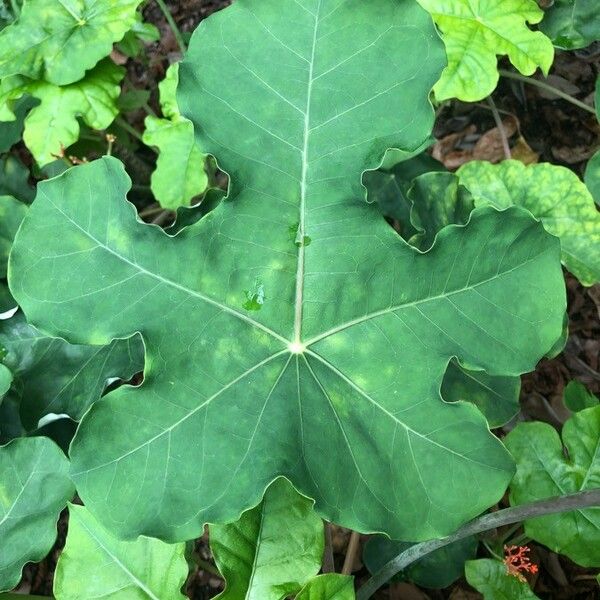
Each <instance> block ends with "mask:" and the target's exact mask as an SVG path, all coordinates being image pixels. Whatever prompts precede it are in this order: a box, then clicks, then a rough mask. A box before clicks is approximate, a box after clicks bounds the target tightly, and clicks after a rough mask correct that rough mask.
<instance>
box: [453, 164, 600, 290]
mask: <svg viewBox="0 0 600 600" xmlns="http://www.w3.org/2000/svg"><path fill="white" fill-rule="evenodd" d="M457 174H458V177H459V179H460V182H461V183H462V184H463V185H465V186H466V187H467V188H468V189H469V190H470V191H471V193H472V194H473V196H474V197H475V205H476V206H482V205H485V204H491V205H492V206H496V207H497V208H506V207H507V206H513V205H516V206H522V207H523V208H526V209H527V210H529V211H530V212H531V213H532V214H533V215H534V216H535V217H538V218H539V219H540V220H541V221H542V223H543V224H544V227H545V228H546V229H547V230H548V231H549V232H550V233H552V234H553V235H555V236H557V237H559V238H560V245H561V249H562V261H563V263H564V265H565V267H567V269H569V271H571V273H573V275H575V276H576V277H577V278H578V279H579V281H581V283H583V285H592V284H594V283H596V282H597V281H600V213H599V212H598V210H597V208H596V206H595V205H594V201H593V199H592V197H591V196H590V194H589V192H588V190H587V189H586V187H585V185H584V184H583V182H582V181H581V180H580V179H579V177H577V175H575V173H573V171H571V170H570V169H567V168H565V167H559V166H557V165H551V164H549V163H540V164H534V165H529V166H525V165H524V164H523V163H521V162H520V161H518V160H506V161H504V162H502V163H500V164H497V165H493V164H491V163H488V162H485V161H472V162H469V163H467V164H465V165H463V166H462V167H461V168H460V169H459V170H458V171H457Z"/></svg>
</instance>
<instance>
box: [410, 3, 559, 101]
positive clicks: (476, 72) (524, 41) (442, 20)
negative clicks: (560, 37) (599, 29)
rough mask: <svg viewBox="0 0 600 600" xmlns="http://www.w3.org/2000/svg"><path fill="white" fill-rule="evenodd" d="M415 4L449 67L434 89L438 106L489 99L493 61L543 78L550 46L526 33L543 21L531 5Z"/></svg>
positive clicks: (495, 77) (494, 72) (549, 61)
mask: <svg viewBox="0 0 600 600" xmlns="http://www.w3.org/2000/svg"><path fill="white" fill-rule="evenodd" d="M417 1H418V2H419V4H420V5H421V6H422V7H423V8H425V9H426V10H428V11H429V12H430V13H431V15H432V17H433V19H434V21H435V22H436V24H437V26H438V27H439V28H440V31H441V33H442V36H443V39H444V43H445V44H446V50H447V52H448V66H447V68H446V69H445V70H444V72H443V73H442V77H441V79H440V81H439V82H438V83H437V84H436V86H435V88H434V91H435V95H436V98H437V99H438V100H440V101H441V100H447V99H448V98H459V99H460V100H464V101H466V102H475V101H477V100H481V99H482V98H485V97H486V96H489V95H490V94H491V93H492V92H493V91H494V88H495V87H496V84H497V83H498V70H497V66H496V65H497V61H498V59H497V55H505V54H507V55H508V58H509V59H510V61H511V62H512V64H513V65H514V66H515V67H516V68H517V69H518V70H519V71H521V73H523V75H531V74H532V73H533V72H534V71H535V70H536V69H537V68H538V67H540V68H541V69H542V71H543V73H544V74H545V75H547V74H548V71H549V69H550V66H551V65H552V61H553V59H554V49H553V47H552V42H551V41H550V40H549V39H548V38H547V37H546V36H545V35H544V34H543V33H541V32H540V31H531V30H530V29H529V28H528V27H527V23H531V24H535V23H539V21H540V20H541V19H542V16H543V12H542V10H541V9H540V8H539V7H538V5H537V3H536V2H535V0H503V1H501V2H499V1H498V0H417Z"/></svg>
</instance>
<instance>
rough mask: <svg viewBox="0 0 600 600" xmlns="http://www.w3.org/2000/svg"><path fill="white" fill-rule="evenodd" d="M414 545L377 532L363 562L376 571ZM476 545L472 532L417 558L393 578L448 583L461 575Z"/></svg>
mask: <svg viewBox="0 0 600 600" xmlns="http://www.w3.org/2000/svg"><path fill="white" fill-rule="evenodd" d="M412 545H413V544H411V543H410V542H397V541H394V540H390V539H389V538H386V537H385V536H383V535H374V536H372V537H370V538H369V540H368V541H367V543H366V544H365V547H364V550H363V562H364V563H365V566H366V567H367V569H368V570H369V572H370V573H376V572H377V571H379V569H381V568H383V566H384V565H385V564H386V563H387V562H389V561H390V560H392V559H393V558H395V557H396V556H398V554H400V553H401V552H403V551H404V550H407V549H408V548H410V547H411V546H412ZM477 545H478V542H477V538H475V537H472V536H471V537H467V538H464V539H462V540H459V541H457V542H453V543H452V544H448V545H447V546H444V547H442V548H440V549H439V550H435V551H434V552H432V553H431V554H428V555H426V556H424V557H423V558H421V559H420V560H418V561H416V562H415V563H413V564H412V565H411V566H410V567H408V568H407V569H405V570H404V571H402V572H400V573H398V574H397V575H396V576H395V578H394V579H399V580H404V579H407V580H408V581H412V582H414V583H416V584H417V585H419V586H421V587H426V588H432V589H442V588H445V587H448V586H449V585H452V584H453V583H454V582H455V581H456V580H457V579H459V578H460V577H462V575H463V570H464V564H465V561H466V560H469V559H471V558H475V553H476V552H477Z"/></svg>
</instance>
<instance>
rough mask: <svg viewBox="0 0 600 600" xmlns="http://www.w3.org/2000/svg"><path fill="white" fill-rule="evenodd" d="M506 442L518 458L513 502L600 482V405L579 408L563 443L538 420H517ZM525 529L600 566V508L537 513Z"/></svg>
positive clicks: (543, 541) (577, 559)
mask: <svg viewBox="0 0 600 600" xmlns="http://www.w3.org/2000/svg"><path fill="white" fill-rule="evenodd" d="M563 444H564V447H565V448H566V453H565V451H564V450H563ZM506 445H507V447H508V449H509V450H510V452H511V453H512V455H513V456H514V458H515V460H516V461H517V474H516V475H515V478H514V479H513V481H512V483H511V486H510V501H511V504H524V503H526V502H532V501H535V500H541V499H543V498H549V497H552V496H561V495H564V494H569V493H572V492H578V491H580V490H587V489H597V488H598V487H600V456H599V454H598V448H600V406H596V407H594V408H588V409H586V410H582V411H580V412H577V413H575V414H574V415H573V416H572V417H571V418H570V419H569V420H568V421H567V422H566V423H565V425H564V427H563V431H562V443H561V440H560V437H559V435H558V433H556V431H555V430H554V428H552V427H551V426H550V425H547V424H546V423H539V422H533V423H520V424H519V425H517V427H516V428H515V429H514V430H513V431H511V432H510V434H509V435H508V436H507V438H506ZM525 534H526V535H527V536H528V537H531V538H533V539H534V540H536V541H538V542H540V543H541V544H545V545H546V546H548V547H549V548H551V549H552V550H554V551H555V552H559V553H560V554H565V555H566V556H568V557H569V558H570V559H571V560H573V561H575V562H576V563H578V564H580V565H583V566H587V567H594V566H595V567H597V566H600V508H589V509H584V510H577V511H571V512H567V513H557V514H553V515H548V516H545V517H537V518H535V519H531V520H529V521H526V522H525Z"/></svg>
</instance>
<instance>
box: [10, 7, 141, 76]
mask: <svg viewBox="0 0 600 600" xmlns="http://www.w3.org/2000/svg"><path fill="white" fill-rule="evenodd" d="M140 2H141V0H57V1H54V2H48V0H25V2H24V3H23V7H22V10H21V16H20V17H19V19H18V20H17V21H15V22H14V23H13V24H12V25H10V27H7V28H6V29H4V30H3V31H2V32H0V78H6V77H8V76H10V75H24V76H25V77H29V78H31V79H40V80H41V79H45V80H46V81H48V82H49V83H53V84H55V85H67V84H70V83H74V82H76V81H79V80H80V79H83V77H84V75H85V72H86V71H88V70H89V69H91V68H93V67H94V66H95V65H96V63H98V62H99V61H100V60H101V59H103V58H104V57H105V56H108V55H109V54H110V51H111V50H112V45H113V43H114V42H117V41H119V40H120V39H121V38H122V37H123V36H124V35H125V32H126V31H127V30H128V29H130V28H131V27H132V26H133V25H134V24H135V22H136V8H137V7H138V5H139V4H140Z"/></svg>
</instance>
